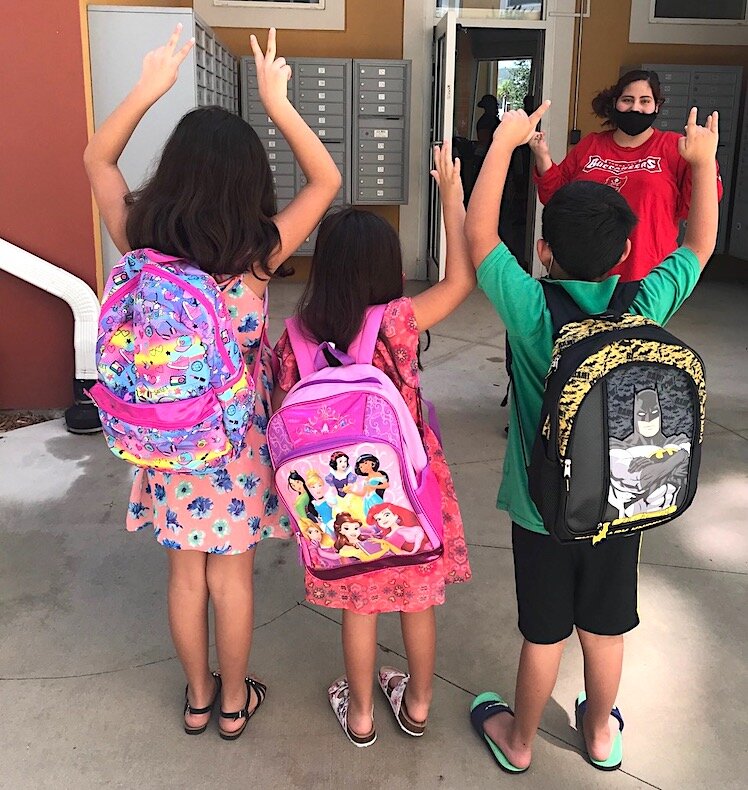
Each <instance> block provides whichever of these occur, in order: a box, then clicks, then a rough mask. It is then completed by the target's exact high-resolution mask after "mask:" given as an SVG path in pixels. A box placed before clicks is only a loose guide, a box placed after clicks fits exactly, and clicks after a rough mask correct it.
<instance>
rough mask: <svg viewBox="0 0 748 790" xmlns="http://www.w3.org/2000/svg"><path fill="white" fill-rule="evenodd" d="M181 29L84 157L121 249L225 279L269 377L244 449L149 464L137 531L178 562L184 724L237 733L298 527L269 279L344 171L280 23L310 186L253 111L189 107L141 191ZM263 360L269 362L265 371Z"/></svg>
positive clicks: (172, 595) (137, 507)
mask: <svg viewBox="0 0 748 790" xmlns="http://www.w3.org/2000/svg"><path fill="white" fill-rule="evenodd" d="M180 32H181V26H179V27H177V29H176V30H175V31H174V33H173V34H172V36H171V38H170V39H169V41H168V42H167V43H166V45H165V46H163V47H160V48H159V49H156V50H154V51H153V52H149V53H148V54H147V55H146V56H145V59H144V61H143V70H142V75H141V77H140V79H139V81H138V83H137V84H136V85H135V87H134V88H133V89H132V91H131V92H130V94H129V95H128V96H127V97H126V98H125V99H124V101H123V102H122V103H121V104H120V105H119V107H117V108H116V109H115V110H114V112H113V113H112V114H111V115H110V116H109V118H107V120H106V121H105V122H104V123H103V124H102V126H101V128H100V129H99V130H98V131H97V132H96V133H95V134H94V136H93V137H92V138H91V141H90V142H89V144H88V147H87V148H86V151H85V154H84V163H85V166H86V171H87V173H88V177H89V179H90V181H91V186H92V188H93V192H94V196H95V198H96V202H97V203H98V206H99V210H100V212H101V215H102V217H103V219H104V222H105V224H106V227H107V229H108V231H109V233H110V235H111V237H112V239H113V241H114V243H115V244H116V246H117V247H118V249H119V250H120V252H122V253H123V254H124V253H126V252H127V251H129V250H133V249H141V248H152V249H153V250H157V251H158V252H160V253H161V254H165V255H170V256H174V257H175V258H178V259H184V260H186V261H189V262H191V263H192V264H195V265H197V266H198V267H199V268H201V269H202V270H203V271H204V272H207V273H209V274H211V275H213V277H214V278H215V279H216V282H217V283H218V285H219V287H220V288H221V289H222V292H223V297H224V300H225V302H226V306H227V308H228V311H229V314H230V315H231V316H232V319H233V323H234V330H235V332H236V336H237V339H238V341H239V342H240V344H241V347H242V349H243V351H244V355H245V360H246V363H247V368H248V370H249V371H250V373H253V374H254V379H255V380H256V381H257V390H256V392H257V395H256V401H255V414H254V420H253V422H252V424H251V426H250V427H249V429H248V433H247V446H246V448H245V450H244V452H243V453H242V455H241V456H240V457H239V458H237V459H236V460H234V461H231V462H230V463H228V464H227V465H226V466H225V467H224V468H222V469H219V470H217V471H216V472H214V473H211V474H209V475H203V476H194V475H170V474H167V473H163V472H158V471H154V470H151V469H149V470H144V469H139V470H138V472H137V474H136V477H135V480H134V482H133V487H132V494H131V501H130V506H129V511H128V521H127V528H128V529H129V530H133V531H134V530H137V529H140V528H142V527H146V526H151V527H153V529H154V532H155V534H156V538H157V540H158V541H159V543H161V545H163V546H165V547H166V548H169V549H173V550H172V551H169V552H167V554H168V560H169V586H168V608H169V625H170V628H171V634H172V638H173V640H174V644H175V647H176V650H177V654H178V656H179V660H180V662H181V664H182V668H183V669H184V672H185V675H186V676H187V688H186V690H185V703H184V730H185V732H187V733H188V734H190V735H196V734H199V733H201V732H203V731H204V730H205V728H206V727H207V725H208V721H209V719H210V716H211V713H212V711H213V707H214V704H215V703H216V702H219V703H220V706H219V711H220V712H219V716H218V726H219V733H220V735H221V737H222V738H224V739H226V740H234V739H236V738H238V737H239V735H241V733H242V732H243V731H244V729H245V727H246V724H247V721H248V720H249V718H250V717H251V716H252V715H253V714H254V712H255V711H256V710H257V709H258V707H259V706H260V704H261V703H262V701H263V699H264V697H265V686H264V685H263V684H262V683H260V682H259V681H257V680H255V679H254V678H250V677H247V676H246V672H247V662H248V659H249V652H250V646H251V640H252V622H253V588H252V567H253V563H254V550H255V547H256V545H257V544H258V543H259V541H260V540H261V539H262V538H264V537H288V535H289V526H288V521H287V517H286V516H281V514H280V512H279V507H278V497H277V494H276V493H275V492H274V489H273V480H272V470H271V468H270V458H269V453H268V449H267V444H266V438H265V431H266V426H267V421H268V418H269V400H270V396H271V391H272V374H271V350H270V348H269V347H268V346H267V345H263V342H262V339H263V337H264V330H265V324H266V322H267V315H266V311H265V308H264V301H263V300H264V296H265V289H266V287H267V284H268V280H269V279H270V278H271V277H272V276H273V274H274V273H276V272H277V271H278V270H279V269H280V267H281V265H282V264H283V262H284V261H285V260H286V259H287V258H288V256H289V255H292V254H293V253H294V251H295V250H296V249H297V248H298V247H299V246H300V245H301V244H302V243H303V241H304V240H305V239H306V237H307V236H308V235H309V234H310V233H311V231H312V230H313V229H314V227H315V225H316V224H317V223H318V222H319V220H320V218H321V217H322V215H323V214H324V212H325V210H326V209H327V207H328V206H329V205H330V203H331V202H332V200H333V199H334V197H335V194H336V193H337V191H338V189H339V187H340V173H339V172H338V170H337V168H336V166H335V164H334V162H333V160H332V158H331V157H330V155H329V154H328V153H327V151H326V150H325V148H324V146H323V145H322V143H321V142H320V141H319V140H318V138H317V136H316V134H315V133H314V132H313V131H312V130H311V129H310V128H309V127H308V126H307V125H306V123H304V121H303V120H302V118H301V116H300V115H299V114H298V113H297V112H296V110H295V109H294V108H293V106H292V105H291V103H290V102H289V101H288V98H287V83H288V80H289V79H290V77H291V69H290V67H289V66H287V65H286V62H285V60H284V59H283V58H276V57H275V30H274V29H271V30H270V32H269V35H268V44H267V51H266V52H265V53H264V54H263V52H262V50H261V49H260V47H259V45H258V43H257V40H256V39H255V37H254V36H252V37H251V45H252V50H253V52H254V56H255V63H256V66H257V83H258V88H259V93H260V98H261V100H262V103H263V105H264V107H265V109H266V111H267V114H268V115H269V116H270V117H271V118H272V120H273V122H274V123H275V125H276V126H277V127H278V130H279V131H280V132H281V134H282V135H283V136H284V137H285V139H286V140H287V141H288V143H289V145H290V147H291V149H292V151H293V153H294V155H295V156H296V158H297V159H298V161H299V164H300V166H301V169H302V170H303V171H304V174H305V175H306V178H307V181H308V183H307V185H306V186H305V187H304V188H303V189H302V190H300V192H299V193H298V195H297V196H296V198H295V199H294V200H293V201H292V202H291V204H290V205H288V206H287V207H286V208H284V209H283V210H282V211H280V212H276V207H275V197H274V194H273V182H272V176H271V172H270V166H269V164H268V160H267V157H266V155H265V152H264V149H263V147H262V144H261V142H260V140H259V138H258V136H257V134H256V133H255V131H254V130H253V129H252V128H251V127H250V126H249V124H247V123H245V122H244V121H243V120H242V119H241V118H239V117H237V116H235V115H233V114H232V113H230V112H228V111H227V110H224V109H222V108H220V107H204V108H202V109H197V110H193V111H192V112H188V113H187V114H186V115H185V116H184V117H183V118H182V120H181V121H180V122H179V123H178V124H177V126H176V128H175V129H174V131H173V132H172V134H171V137H170V138H169V140H168V141H167V143H166V145H165V147H164V150H163V153H162V154H161V158H160V161H159V163H158V166H157V167H156V170H155V172H154V174H153V176H152V177H151V178H150V179H149V180H148V181H147V182H146V184H145V185H143V186H142V187H141V188H140V189H138V190H137V191H135V192H131V191H130V189H129V187H128V185H127V184H126V183H125V179H124V178H123V176H122V173H121V172H120V170H119V168H118V166H117V160H118V159H119V157H120V155H121V154H122V151H123V150H124V148H125V146H126V145H127V142H128V140H129V139H130V137H131V136H132V134H133V132H134V131H135V128H136V127H137V125H138V123H139V122H140V120H141V118H142V117H143V116H144V115H145V113H146V112H147V110H148V109H149V107H151V105H153V104H154V103H155V102H156V101H158V99H159V98H160V97H161V96H163V95H164V94H165V93H166V92H167V91H168V90H169V89H170V88H171V87H172V85H173V84H174V82H175V81H176V79H177V74H178V71H179V66H180V64H181V63H182V61H183V60H184V59H185V57H186V56H187V53H188V52H189V50H190V48H191V47H192V45H193V44H194V40H190V41H188V42H187V43H186V44H185V45H184V46H183V47H182V48H181V49H179V50H177V43H178V41H179V36H180ZM258 366H259V369H257V368H258ZM209 600H210V601H212V604H213V610H214V612H215V625H216V633H215V641H216V652H217V654H218V663H219V665H220V673H219V672H211V670H210V665H209V663H208V661H209V658H208V644H209V638H208V601H209Z"/></svg>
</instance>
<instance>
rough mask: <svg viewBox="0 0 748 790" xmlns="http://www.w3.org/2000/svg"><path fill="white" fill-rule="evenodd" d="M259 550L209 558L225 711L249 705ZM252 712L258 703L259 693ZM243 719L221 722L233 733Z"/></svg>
mask: <svg viewBox="0 0 748 790" xmlns="http://www.w3.org/2000/svg"><path fill="white" fill-rule="evenodd" d="M254 558H255V551H254V549H250V550H249V551H246V552H243V553H242V554H231V555H222V554H211V555H209V556H208V569H207V578H208V589H209V590H210V597H211V600H212V602H213V612H214V614H215V623H216V652H217V653H218V665H219V667H220V668H221V679H222V680H223V685H222V687H221V709H222V710H225V711H227V712H231V711H238V710H242V709H243V708H244V706H245V704H246V702H247V686H246V684H245V683H244V678H245V677H246V675H247V662H248V661H249V651H250V647H251V646H252V626H253V616H254V600H253V595H252V590H253V587H252V582H253V579H252V572H253V569H254ZM252 697H253V699H250V703H249V710H250V713H251V711H252V709H253V708H254V707H255V706H256V704H257V699H255V698H254V697H255V694H254V692H252ZM243 723H244V720H243V719H236V720H232V719H225V718H222V719H221V727H222V729H224V730H226V731H227V732H233V731H234V730H238V729H240V728H241V727H242V725H243Z"/></svg>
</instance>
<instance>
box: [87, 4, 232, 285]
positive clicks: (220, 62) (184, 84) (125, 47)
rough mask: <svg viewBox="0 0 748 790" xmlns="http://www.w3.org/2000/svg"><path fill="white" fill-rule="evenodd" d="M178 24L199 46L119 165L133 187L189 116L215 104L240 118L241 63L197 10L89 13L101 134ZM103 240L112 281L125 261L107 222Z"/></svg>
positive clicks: (95, 110)
mask: <svg viewBox="0 0 748 790" xmlns="http://www.w3.org/2000/svg"><path fill="white" fill-rule="evenodd" d="M177 22H181V23H182V28H183V33H182V40H183V41H184V40H185V39H186V38H188V37H189V36H194V37H195V46H194V47H193V48H192V49H191V50H190V52H189V54H188V55H187V58H186V59H185V61H184V63H183V64H182V67H181V68H180V69H179V76H178V78H177V81H176V83H175V84H174V86H173V87H172V88H171V89H170V90H169V91H168V93H166V94H165V95H164V96H162V97H161V98H160V99H159V100H158V101H157V102H156V103H155V104H154V105H153V107H151V109H150V110H148V112H147V113H146V115H145V116H144V118H143V119H142V120H141V122H140V123H139V124H138V128H137V129H136V130H135V132H134V133H133V135H132V137H131V138H130V141H129V142H128V144H127V146H126V147H125V150H124V151H123V152H122V156H121V157H120V159H119V167H120V170H122V173H123V174H124V176H125V180H126V181H127V184H128V186H129V187H130V189H137V188H138V187H139V186H140V185H141V184H142V183H143V181H144V180H145V178H146V177H147V175H148V173H149V171H150V169H151V168H152V166H153V164H154V163H155V161H157V160H158V156H159V153H160V151H161V149H162V148H163V146H164V143H165V142H166V139H167V137H168V136H169V135H170V134H171V131H172V129H174V126H175V125H176V123H177V122H178V121H179V119H180V118H181V117H182V116H183V115H184V114H185V113H186V112H188V111H189V110H192V109H194V108H195V107H199V106H205V105H210V104H219V105H221V106H222V107H225V108H226V109H228V110H230V111H233V112H238V99H239V81H238V63H237V60H236V58H234V57H233V55H231V53H230V52H229V51H228V50H227V49H226V48H225V47H223V46H222V45H221V43H220V42H219V41H218V40H217V39H216V37H215V35H214V33H213V31H212V30H211V29H210V27H209V26H208V25H206V24H205V23H204V22H203V21H202V20H201V19H200V18H199V17H198V16H197V15H196V14H195V12H194V11H193V10H192V9H191V8H155V7H154V8H150V7H147V8H146V7H142V6H113V5H104V6H95V5H91V6H89V7H88V41H89V51H90V55H91V88H92V94H93V121H94V128H95V129H98V128H99V126H101V124H102V123H103V122H104V120H106V118H107V117H108V116H109V114H110V113H111V112H112V110H114V108H115V107H116V106H117V105H118V104H119V103H120V102H121V101H122V99H124V98H125V96H126V95H127V94H128V93H129V91H130V90H131V89H132V87H133V85H135V83H136V82H137V80H138V77H139V76H140V71H141V68H142V65H143V55H144V54H145V53H146V52H148V51H149V50H152V49H155V48H156V47H160V46H163V44H164V42H165V41H167V40H168V38H169V36H170V35H171V33H172V31H173V30H174V28H175V26H176V24H177ZM101 239H102V259H103V264H104V266H103V268H104V277H105V278H106V277H108V276H109V272H110V271H111V270H112V267H113V266H114V264H115V263H116V262H117V260H118V259H119V257H120V255H119V252H118V251H117V249H116V248H115V246H114V244H113V243H112V240H111V239H110V237H109V234H108V233H107V232H106V229H105V227H104V224H103V222H102V223H101Z"/></svg>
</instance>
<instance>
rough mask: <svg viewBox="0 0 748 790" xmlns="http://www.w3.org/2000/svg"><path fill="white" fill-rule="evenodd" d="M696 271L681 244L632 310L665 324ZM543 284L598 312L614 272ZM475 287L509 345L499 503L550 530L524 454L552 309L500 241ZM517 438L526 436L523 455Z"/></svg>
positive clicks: (531, 436) (517, 518) (535, 527)
mask: <svg viewBox="0 0 748 790" xmlns="http://www.w3.org/2000/svg"><path fill="white" fill-rule="evenodd" d="M700 273H701V267H700V266H699V262H698V259H697V258H696V255H695V254H694V253H693V252H692V251H691V250H690V249H688V248H687V247H680V248H679V249H677V250H676V251H675V252H674V253H673V254H672V255H670V256H669V257H668V258H666V259H665V260H664V261H663V262H662V263H661V264H660V265H659V266H657V267H656V268H655V269H653V270H652V271H651V272H650V273H649V274H648V275H647V277H645V278H644V280H642V284H641V288H640V289H639V292H638V294H637V296H636V299H635V300H634V302H633V304H632V306H631V310H630V312H632V313H636V314H638V315H643V316H646V317H647V318H651V319H652V320H654V321H657V323H658V324H662V325H664V324H665V323H666V322H667V321H669V320H670V318H671V316H672V315H673V314H674V313H675V311H676V310H677V309H678V308H679V307H680V306H681V305H682V304H683V302H684V301H685V300H686V299H687V298H688V296H689V295H690V293H691V291H693V289H694V287H695V285H696V283H697V282H698V279H699V275H700ZM549 282H552V283H553V284H554V285H556V286H558V287H559V288H564V289H565V290H566V291H567V293H568V294H569V295H570V296H571V297H572V298H573V299H574V301H575V302H576V303H577V305H579V307H580V308H581V309H582V310H584V312H586V313H589V314H590V315H599V314H600V313H603V312H605V310H606V309H607V307H608V303H609V302H610V298H611V296H612V295H613V290H614V288H615V287H616V283H617V282H618V276H617V275H615V276H613V277H609V278H607V279H605V280H602V281H601V282H587V281H583V280H549ZM478 285H479V286H480V288H481V289H482V290H483V291H484V293H485V294H486V296H487V297H488V299H489V301H490V302H491V304H492V305H493V306H494V308H495V309H496V312H497V313H498V314H499V316H500V317H501V320H502V321H503V322H504V326H505V327H506V330H507V333H508V335H509V342H510V344H511V346H512V376H513V379H514V385H513V388H512V396H511V403H510V412H509V441H508V445H507V450H506V456H505V458H504V475H503V479H502V481H501V487H500V488H499V497H498V501H497V507H498V508H500V509H501V510H506V511H507V512H508V513H509V515H510V516H511V518H512V521H514V522H516V523H517V524H519V525H520V526H523V527H525V528H526V529H529V530H532V531H533V532H541V533H543V534H548V533H547V531H546V529H545V527H544V526H543V522H542V520H541V518H540V515H539V513H538V511H537V508H536V507H535V504H534V503H533V501H532V499H531V498H530V493H529V491H528V485H527V472H526V465H525V457H526V458H527V460H528V461H529V459H530V453H531V451H532V444H533V442H534V440H535V434H536V432H537V427H538V421H539V420H540V409H541V404H542V401H543V391H544V387H543V385H544V383H545V376H546V373H547V372H548V368H549V366H550V364H551V353H552V351H553V324H552V322H551V314H550V312H549V310H548V308H547V307H546V304H545V297H544V296H543V288H542V286H541V285H540V282H539V281H538V280H536V279H534V278H533V277H531V276H530V275H529V274H527V272H526V271H525V270H524V269H523V268H522V267H521V266H520V265H519V264H518V263H517V260H516V258H515V257H514V256H513V255H512V254H511V252H509V250H508V249H507V247H506V245H505V244H503V243H502V244H499V245H498V246H497V247H495V248H494V249H493V250H491V252H490V253H489V254H488V255H487V256H486V257H485V259H484V260H483V262H482V263H481V265H480V267H479V268H478ZM517 404H519V409H518V408H517ZM520 415H521V417H522V434H520V431H519V419H520ZM520 436H524V438H525V448H524V454H523V448H522V445H521V438H520Z"/></svg>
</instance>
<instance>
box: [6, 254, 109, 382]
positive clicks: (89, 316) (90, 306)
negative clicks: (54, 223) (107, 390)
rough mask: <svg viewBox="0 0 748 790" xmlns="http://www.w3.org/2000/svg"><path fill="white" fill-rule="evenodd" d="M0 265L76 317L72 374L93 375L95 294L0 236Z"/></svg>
mask: <svg viewBox="0 0 748 790" xmlns="http://www.w3.org/2000/svg"><path fill="white" fill-rule="evenodd" d="M0 269H2V270H4V271H6V272H8V273H9V274H12V275H14V276H15V277H18V278H19V279H21V280H25V281H26V282H27V283H31V284H32V285H35V286H36V287H37V288H41V289H42V290H44V291H48V292H49V293H51V294H54V296H58V297H59V298H60V299H64V300H65V301H66V302H67V303H68V304H69V305H70V309H71V310H72V311H73V318H74V319H75V333H74V338H73V343H74V345H75V377H76V379H88V380H91V379H96V378H97V377H98V373H97V371H96V335H97V333H98V322H99V310H100V307H101V305H100V304H99V300H98V298H97V296H96V294H95V293H94V292H93V291H92V290H91V288H90V287H89V286H88V285H87V284H86V283H84V282H83V280H81V279H80V278H79V277H76V276H75V275H74V274H71V273H70V272H68V271H65V269H61V268H60V267H59V266H54V265H53V264H51V263H49V262H48V261H45V260H43V259H42V258H38V257H37V256H36V255H32V254H31V253H30V252H27V251H26V250H22V249H21V248H20V247H16V246H15V244H11V243H10V242H7V241H5V239H0Z"/></svg>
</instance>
